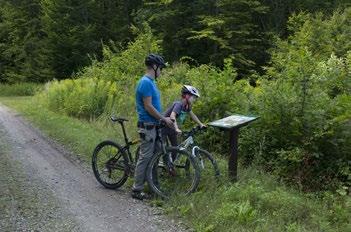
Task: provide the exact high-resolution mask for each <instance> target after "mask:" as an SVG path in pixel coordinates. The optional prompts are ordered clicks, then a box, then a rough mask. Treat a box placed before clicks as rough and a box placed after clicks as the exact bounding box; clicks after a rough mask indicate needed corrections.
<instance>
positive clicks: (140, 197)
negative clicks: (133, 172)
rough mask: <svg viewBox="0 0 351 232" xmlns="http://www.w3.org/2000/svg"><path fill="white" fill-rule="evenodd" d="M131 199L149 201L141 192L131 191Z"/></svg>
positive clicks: (148, 197)
mask: <svg viewBox="0 0 351 232" xmlns="http://www.w3.org/2000/svg"><path fill="white" fill-rule="evenodd" d="M131 195H132V197H133V198H134V199H138V200H141V201H142V200H144V199H145V200H148V199H151V197H150V196H149V195H148V194H146V193H144V192H142V191H132V194H131Z"/></svg>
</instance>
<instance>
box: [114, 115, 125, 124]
mask: <svg viewBox="0 0 351 232" xmlns="http://www.w3.org/2000/svg"><path fill="white" fill-rule="evenodd" d="M111 121H112V122H119V123H121V122H128V121H129V120H128V119H126V118H122V117H115V116H111Z"/></svg>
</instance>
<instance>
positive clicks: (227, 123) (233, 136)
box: [208, 115, 258, 181]
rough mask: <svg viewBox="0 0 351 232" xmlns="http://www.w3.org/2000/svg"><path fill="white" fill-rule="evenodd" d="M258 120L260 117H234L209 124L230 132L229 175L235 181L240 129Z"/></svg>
mask: <svg viewBox="0 0 351 232" xmlns="http://www.w3.org/2000/svg"><path fill="white" fill-rule="evenodd" d="M256 119H258V117H248V116H243V115H232V116H229V117H226V118H222V119H220V120H217V121H214V122H210V123H209V124H208V125H210V126H213V127H218V128H220V129H224V130H227V131H229V134H230V136H229V144H230V155H229V160H228V175H229V178H230V179H231V180H233V181H236V180H237V169H238V138H239V129H240V128H241V127H243V126H246V125H247V124H249V123H250V122H253V121H255V120H256Z"/></svg>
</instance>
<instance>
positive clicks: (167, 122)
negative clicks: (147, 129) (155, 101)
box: [162, 118, 174, 128]
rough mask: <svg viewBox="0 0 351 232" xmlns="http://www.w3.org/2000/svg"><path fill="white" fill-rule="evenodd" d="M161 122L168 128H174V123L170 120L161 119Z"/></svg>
mask: <svg viewBox="0 0 351 232" xmlns="http://www.w3.org/2000/svg"><path fill="white" fill-rule="evenodd" d="M162 121H164V122H165V123H166V125H167V126H168V127H169V128H174V122H173V120H172V119H170V118H163V119H162Z"/></svg>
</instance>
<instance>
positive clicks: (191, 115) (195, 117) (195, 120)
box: [189, 110, 205, 127]
mask: <svg viewBox="0 0 351 232" xmlns="http://www.w3.org/2000/svg"><path fill="white" fill-rule="evenodd" d="M189 114H190V117H191V118H192V119H193V120H194V122H196V123H197V124H198V125H199V126H200V127H204V126H205V125H204V124H203V123H202V122H201V121H200V120H199V118H198V117H197V116H196V115H195V114H194V112H193V111H192V110H191V111H189Z"/></svg>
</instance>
